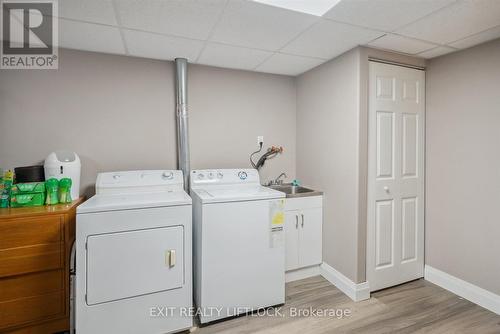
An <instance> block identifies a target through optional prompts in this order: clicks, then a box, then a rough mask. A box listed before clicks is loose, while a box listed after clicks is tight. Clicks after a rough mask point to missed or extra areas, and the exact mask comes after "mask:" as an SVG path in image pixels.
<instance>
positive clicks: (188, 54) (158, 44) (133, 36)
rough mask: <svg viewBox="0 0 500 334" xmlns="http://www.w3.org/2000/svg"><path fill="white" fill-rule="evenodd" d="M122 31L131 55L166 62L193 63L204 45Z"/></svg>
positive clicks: (185, 40)
mask: <svg viewBox="0 0 500 334" xmlns="http://www.w3.org/2000/svg"><path fill="white" fill-rule="evenodd" d="M122 31H123V36H124V38H125V43H126V44H127V49H128V52H129V54H130V55H132V56H137V57H144V58H152V59H164V60H173V59H175V58H187V59H188V60H189V61H190V62H193V61H195V60H196V58H197V57H198V55H199V54H200V52H201V50H202V49H203V45H204V42H202V41H197V40H192V39H187V38H181V37H171V36H164V35H158V34H154V33H148V32H142V31H136V30H128V29H123V30H122Z"/></svg>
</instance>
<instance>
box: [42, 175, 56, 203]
mask: <svg viewBox="0 0 500 334" xmlns="http://www.w3.org/2000/svg"><path fill="white" fill-rule="evenodd" d="M45 188H46V190H47V199H46V200H45V204H47V205H54V204H57V203H59V180H57V179H54V178H50V179H48V180H47V181H45Z"/></svg>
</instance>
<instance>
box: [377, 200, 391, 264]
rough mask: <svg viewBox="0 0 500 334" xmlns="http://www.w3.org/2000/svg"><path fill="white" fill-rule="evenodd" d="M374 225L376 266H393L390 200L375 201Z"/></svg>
mask: <svg viewBox="0 0 500 334" xmlns="http://www.w3.org/2000/svg"><path fill="white" fill-rule="evenodd" d="M375 225H376V236H375V254H376V263H375V264H376V268H381V267H387V266H393V265H394V263H393V259H394V254H393V252H394V205H393V201H392V200H390V201H379V202H377V213H376V220H375Z"/></svg>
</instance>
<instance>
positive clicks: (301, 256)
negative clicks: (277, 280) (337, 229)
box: [285, 196, 323, 271]
mask: <svg viewBox="0 0 500 334" xmlns="http://www.w3.org/2000/svg"><path fill="white" fill-rule="evenodd" d="M322 227H323V196H312V197H298V198H287V200H286V204H285V258H286V266H285V269H286V271H289V270H294V269H299V268H304V267H309V266H313V265H318V264H320V263H321V261H322V255H321V248H322Z"/></svg>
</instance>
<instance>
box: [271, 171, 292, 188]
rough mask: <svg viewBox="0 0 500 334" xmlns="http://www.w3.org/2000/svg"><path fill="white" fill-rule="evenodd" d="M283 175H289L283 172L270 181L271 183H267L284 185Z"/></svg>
mask: <svg viewBox="0 0 500 334" xmlns="http://www.w3.org/2000/svg"><path fill="white" fill-rule="evenodd" d="M282 177H287V176H286V173H281V174H280V175H279V176H278V177H277V178H275V179H274V180H271V181H269V183H268V184H267V185H268V186H273V185H277V186H280V185H282V184H283V180H281V178H282Z"/></svg>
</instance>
